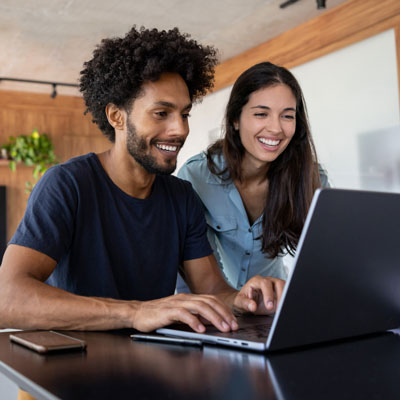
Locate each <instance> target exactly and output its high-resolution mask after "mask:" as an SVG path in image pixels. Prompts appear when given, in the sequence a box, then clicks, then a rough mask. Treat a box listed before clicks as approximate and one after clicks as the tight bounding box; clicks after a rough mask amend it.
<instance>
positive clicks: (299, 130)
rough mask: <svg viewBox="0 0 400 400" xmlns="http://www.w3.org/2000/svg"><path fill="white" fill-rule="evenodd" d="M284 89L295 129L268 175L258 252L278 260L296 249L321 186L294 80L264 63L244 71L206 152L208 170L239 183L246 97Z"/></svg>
mask: <svg viewBox="0 0 400 400" xmlns="http://www.w3.org/2000/svg"><path fill="white" fill-rule="evenodd" d="M279 84H284V85H287V86H289V87H290V89H291V90H292V92H293V95H294V97H295V99H296V130H295V133H294V136H293V138H292V140H291V141H290V143H289V145H288V146H287V148H286V149H285V150H284V151H283V152H282V154H280V156H279V157H278V158H277V159H276V160H275V161H273V162H272V163H271V164H270V166H269V168H268V171H267V179H268V194H267V198H266V199H265V206H264V217H263V222H262V226H263V233H262V236H261V238H260V239H261V240H262V251H263V252H264V253H266V254H268V255H269V256H270V257H277V256H278V255H280V254H283V253H284V249H286V250H287V251H288V252H289V253H290V254H293V253H294V251H295V250H296V247H297V243H298V241H299V238H300V234H301V230H302V228H303V225H304V221H305V219H306V216H307V212H308V209H309V206H310V203H311V199H312V196H313V194H314V191H315V190H316V189H317V188H318V187H319V186H321V182H320V178H319V171H318V162H317V157H316V152H315V147H314V143H313V141H312V137H311V133H310V128H309V124H308V117H307V110H306V105H305V102H304V98H303V93H302V91H301V88H300V86H299V84H298V82H297V80H296V78H295V77H294V76H293V75H292V74H291V73H290V72H289V71H288V70H287V69H285V68H283V67H280V66H277V65H274V64H271V63H269V62H263V63H260V64H256V65H254V66H253V67H251V68H249V69H248V70H246V71H245V72H243V73H242V74H241V75H240V76H239V78H238V79H237V81H236V82H235V84H234V85H233V88H232V92H231V95H230V98H229V101H228V105H227V107H226V113H225V121H224V133H225V134H224V137H223V139H221V140H218V141H217V142H215V143H214V144H213V145H211V146H210V147H209V148H208V150H207V162H208V168H209V169H210V171H211V172H212V173H214V174H215V175H218V176H220V177H221V178H222V179H223V180H227V179H231V180H233V181H235V180H237V181H239V182H241V180H242V161H243V157H244V154H245V149H244V147H243V145H242V142H241V140H240V135H239V131H237V130H235V128H234V123H237V122H238V121H239V119H240V114H241V112H242V109H243V107H244V106H245V105H246V104H247V102H248V101H249V98H250V95H251V94H252V93H254V92H255V91H257V90H260V89H264V88H266V87H270V86H274V85H279ZM220 154H223V156H224V158H225V161H226V166H225V168H224V169H222V170H221V169H218V167H217V166H216V164H215V162H214V160H213V157H214V156H215V155H220Z"/></svg>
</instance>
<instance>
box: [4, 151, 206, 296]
mask: <svg viewBox="0 0 400 400" xmlns="http://www.w3.org/2000/svg"><path fill="white" fill-rule="evenodd" d="M10 243H11V244H17V245H21V246H25V247H29V248H32V249H35V250H38V251H40V252H42V253H44V254H46V255H48V256H50V257H51V258H53V259H54V260H56V261H57V266H56V269H55V270H54V272H53V273H52V274H51V276H50V277H49V279H48V280H47V283H48V284H50V285H53V286H56V287H59V288H62V289H65V290H67V291H69V292H72V293H76V294H79V295H86V296H99V297H111V298H115V299H125V300H129V299H132V300H133V299H134V300H142V301H144V300H150V299H156V298H161V297H165V296H168V295H171V294H173V293H174V289H175V283H176V277H177V267H178V265H179V264H180V263H181V262H182V261H184V260H191V259H196V258H201V257H205V256H208V255H210V254H211V253H212V250H211V247H210V245H209V243H208V241H207V235H206V224H205V219H204V214H203V208H202V205H201V203H200V200H199V199H198V197H197V195H196V194H195V192H194V191H193V189H192V187H191V185H190V183H188V182H186V181H183V180H181V179H178V178H176V177H174V176H161V175H158V176H156V178H155V181H154V184H153V187H152V192H151V194H150V196H149V197H148V198H146V199H137V198H133V197H131V196H129V195H127V194H126V193H125V192H123V191H122V190H121V189H119V188H118V187H117V186H116V185H115V184H114V183H113V182H112V180H111V179H110V178H109V176H108V175H107V173H106V172H105V170H104V169H103V167H102V165H101V163H100V161H99V159H98V158H97V156H96V155H95V154H93V153H90V154H87V155H84V156H80V157H76V158H73V159H71V160H69V161H68V162H66V163H64V164H61V165H57V166H55V167H52V168H51V169H49V170H48V171H47V172H46V173H45V174H44V176H43V177H42V178H41V179H40V181H39V182H38V184H37V185H36V186H35V188H34V190H33V191H32V193H31V196H30V198H29V201H28V205H27V209H26V212H25V215H24V218H23V220H22V221H21V223H20V225H19V226H18V229H17V231H16V233H15V234H14V236H13V238H12V239H11V241H10Z"/></svg>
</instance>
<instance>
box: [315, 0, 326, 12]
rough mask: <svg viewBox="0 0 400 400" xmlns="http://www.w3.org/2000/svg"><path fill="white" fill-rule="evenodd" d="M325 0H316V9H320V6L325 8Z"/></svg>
mask: <svg viewBox="0 0 400 400" xmlns="http://www.w3.org/2000/svg"><path fill="white" fill-rule="evenodd" d="M325 3H326V1H325V0H317V8H318V10H320V9H322V8H326V4H325Z"/></svg>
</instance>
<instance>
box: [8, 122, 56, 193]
mask: <svg viewBox="0 0 400 400" xmlns="http://www.w3.org/2000/svg"><path fill="white" fill-rule="evenodd" d="M2 149H5V150H6V151H7V154H8V157H9V166H10V169H11V171H15V170H16V169H17V163H20V162H23V163H24V164H25V165H27V166H28V167H33V178H34V183H33V184H32V183H31V182H29V181H27V182H26V183H25V185H26V192H28V193H29V192H31V191H32V189H33V187H34V186H35V184H36V182H37V181H38V180H39V178H40V177H41V176H42V175H43V174H44V173H45V172H46V171H47V170H48V169H49V168H50V167H51V166H52V165H55V164H58V160H57V157H56V155H55V154H54V151H53V144H52V142H51V139H50V138H49V137H48V136H47V135H46V134H43V133H42V134H40V133H39V132H38V130H37V129H35V130H34V131H33V132H32V133H31V134H30V135H19V136H18V137H14V136H10V137H9V142H8V143H6V144H4V145H3V146H2Z"/></svg>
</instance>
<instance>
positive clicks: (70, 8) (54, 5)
mask: <svg viewBox="0 0 400 400" xmlns="http://www.w3.org/2000/svg"><path fill="white" fill-rule="evenodd" d="M284 1H285V0H151V1H146V0H141V1H138V0H29V1H28V0H1V2H0V77H8V78H20V79H34V80H45V81H56V82H65V83H77V80H78V78H79V71H80V70H81V69H82V64H83V62H84V61H86V60H88V59H90V58H91V54H92V51H93V49H94V47H95V46H96V44H98V43H99V42H100V41H101V39H103V38H105V37H115V36H123V35H124V34H125V33H126V32H127V31H129V29H130V28H131V27H132V25H134V24H135V25H136V26H138V27H140V26H145V27H146V28H154V27H155V28H158V29H169V28H172V27H175V26H178V27H179V29H180V30H181V32H186V33H189V34H190V35H191V36H192V37H193V38H194V39H196V40H197V41H198V42H200V43H203V44H208V45H213V46H215V47H216V48H217V49H219V55H220V60H221V61H224V60H226V59H229V58H231V57H234V56H235V55H237V54H240V53H242V52H243V51H245V50H247V49H250V48H252V47H254V46H256V45H258V44H260V43H263V42H265V41H267V40H269V39H271V38H272V37H275V36H277V35H279V34H280V33H282V32H284V31H287V30H289V29H291V28H293V27H295V26H297V25H299V24H301V23H303V22H305V21H307V20H309V19H312V18H314V17H316V16H318V15H320V14H321V13H324V12H326V11H327V10H329V9H332V8H334V7H336V6H337V5H339V4H341V3H344V2H345V0H326V9H322V10H318V9H317V2H316V0H298V1H297V2H296V3H294V4H291V5H290V6H288V7H285V8H280V7H279V5H280V4H281V3H283V2H284ZM0 89H11V90H25V91H34V92H46V93H47V92H49V93H50V92H51V87H49V86H44V85H34V84H26V83H13V82H7V81H2V82H0ZM57 91H58V93H61V94H71V95H77V94H79V93H78V91H77V90H76V89H75V88H63V87H58V88H57Z"/></svg>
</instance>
